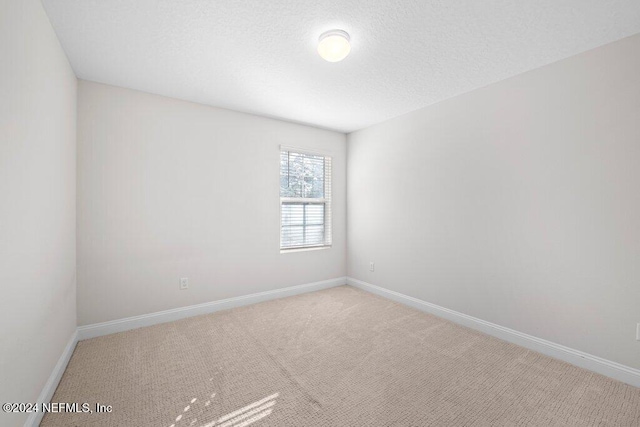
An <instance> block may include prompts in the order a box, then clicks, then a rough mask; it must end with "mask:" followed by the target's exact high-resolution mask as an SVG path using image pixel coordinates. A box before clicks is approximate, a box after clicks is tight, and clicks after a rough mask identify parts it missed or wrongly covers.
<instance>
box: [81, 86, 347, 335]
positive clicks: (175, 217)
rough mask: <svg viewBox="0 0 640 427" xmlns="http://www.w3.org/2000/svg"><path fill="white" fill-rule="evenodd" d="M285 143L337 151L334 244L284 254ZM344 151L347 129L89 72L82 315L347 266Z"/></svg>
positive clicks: (84, 110) (195, 298)
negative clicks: (140, 88) (210, 103)
mask: <svg viewBox="0 0 640 427" xmlns="http://www.w3.org/2000/svg"><path fill="white" fill-rule="evenodd" d="M280 144H284V145H290V146H295V147H303V148H315V149H319V150H325V151H328V152H329V153H330V154H332V155H333V158H334V160H333V167H334V169H333V197H334V199H333V231H334V234H333V247H332V248H330V249H324V250H316V251H308V252H296V253H286V254H280V249H279V248H280V234H279V230H280V219H279V214H280V207H279V185H280V184H279V167H280V160H279V155H280V154H279V153H280V150H279V146H280ZM345 155H346V136H345V135H344V134H341V133H337V132H330V131H326V130H320V129H316V128H311V127H307V126H300V125H296V124H292V123H286V122H283V121H278V120H272V119H267V118H261V117H257V116H252V115H248V114H242V113H237V112H232V111H229V110H224V109H220V108H213V107H207V106H204V105H199V104H193V103H189V102H184V101H178V100H175V99H170V98H164V97H161V96H156V95H150V94H145V93H142V92H137V91H133V90H128V89H123V88H117V87H113V86H106V85H101V84H97V83H90V82H85V81H80V83H79V96H78V323H79V325H86V324H92V323H96V322H103V321H107V320H113V319H120V318H123V317H128V316H134V315H140V314H145V313H151V312H156V311H160V310H166V309H170V308H176V307H182V306H187V305H192V304H198V303H204V302H209V301H214V300H219V299H224V298H229V297H235V296H240V295H247V294H251V293H255V292H261V291H267V290H272V289H277V288H283V287H287V286H292V285H300V284H305V283H310V282H316V281H320V280H325V279H333V278H337V277H342V276H345V274H346V248H345V231H346V225H345V216H346V213H345V209H346V184H345V178H346V171H345V166H346V158H345ZM180 277H188V278H189V281H190V289H189V290H186V291H185V290H179V286H178V283H179V279H180Z"/></svg>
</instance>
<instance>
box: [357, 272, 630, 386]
mask: <svg viewBox="0 0 640 427" xmlns="http://www.w3.org/2000/svg"><path fill="white" fill-rule="evenodd" d="M347 284H349V285H351V286H354V287H356V288H359V289H362V290H365V291H368V292H371V293H374V294H376V295H380V296H382V297H385V298H388V299H390V300H393V301H396V302H399V303H401V304H405V305H408V306H410V307H413V308H416V309H418V310H421V311H424V312H427V313H430V314H433V315H436V316H438V317H442V318H444V319H447V320H450V321H452V322H454V323H458V324H460V325H463V326H466V327H468V328H471V329H475V330H478V331H480V332H484V333H485V334H488V335H491V336H494V337H496V338H499V339H501V340H504V341H508V342H511V343H513V344H517V345H519V346H522V347H525V348H528V349H530V350H534V351H537V352H538V353H542V354H544V355H547V356H551V357H554V358H556V359H560V360H562V361H565V362H568V363H571V364H572V365H576V366H579V367H581V368H584V369H588V370H590V371H593V372H596V373H598V374H601V375H605V376H607V377H610V378H613V379H616V380H618V381H622V382H624V383H627V384H630V385H632V386H635V387H640V370H639V369H635V368H631V367H629V366H625V365H621V364H620V363H616V362H612V361H610V360H606V359H603V358H601V357H598V356H593V355H591V354H588V353H584V352H582V351H579V350H574V349H572V348H569V347H565V346H563V345H560V344H556V343H553V342H551V341H547V340H544V339H542V338H537V337H534V336H531V335H527V334H524V333H522V332H518V331H515V330H513V329H509V328H505V327H504V326H500V325H496V324H495V323H491V322H487V321H484V320H481V319H478V318H475V317H472V316H468V315H466V314H463V313H459V312H457V311H454V310H450V309H448V308H444V307H440V306H439V305H436V304H432V303H429V302H426V301H422V300H420V299H417V298H413V297H410V296H407V295H404V294H401V293H399V292H395V291H390V290H388V289H385V288H381V287H380V286H375V285H372V284H370V283H367V282H363V281H362V280H358V279H354V278H352V277H348V278H347Z"/></svg>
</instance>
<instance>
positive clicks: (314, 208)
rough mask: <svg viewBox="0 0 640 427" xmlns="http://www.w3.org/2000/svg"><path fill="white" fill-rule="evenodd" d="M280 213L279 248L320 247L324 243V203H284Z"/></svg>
mask: <svg viewBox="0 0 640 427" xmlns="http://www.w3.org/2000/svg"><path fill="white" fill-rule="evenodd" d="M281 211H282V213H281V224H282V227H281V234H280V242H281V247H283V248H291V247H303V246H320V245H323V244H324V243H325V230H324V218H325V204H324V203H297V202H285V203H282V206H281Z"/></svg>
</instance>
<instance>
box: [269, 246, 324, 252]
mask: <svg viewBox="0 0 640 427" xmlns="http://www.w3.org/2000/svg"><path fill="white" fill-rule="evenodd" d="M323 249H331V245H326V246H313V247H311V248H293V249H280V253H281V254H290V253H292V252H308V251H321V250H323Z"/></svg>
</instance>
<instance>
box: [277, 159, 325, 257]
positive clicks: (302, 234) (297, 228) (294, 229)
mask: <svg viewBox="0 0 640 427" xmlns="http://www.w3.org/2000/svg"><path fill="white" fill-rule="evenodd" d="M330 245H331V157H329V156H324V155H321V154H310V153H309V154H307V153H303V152H296V151H293V150H290V149H281V151H280V249H283V250H286V249H299V248H312V247H322V246H330Z"/></svg>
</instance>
